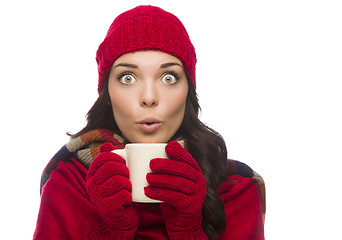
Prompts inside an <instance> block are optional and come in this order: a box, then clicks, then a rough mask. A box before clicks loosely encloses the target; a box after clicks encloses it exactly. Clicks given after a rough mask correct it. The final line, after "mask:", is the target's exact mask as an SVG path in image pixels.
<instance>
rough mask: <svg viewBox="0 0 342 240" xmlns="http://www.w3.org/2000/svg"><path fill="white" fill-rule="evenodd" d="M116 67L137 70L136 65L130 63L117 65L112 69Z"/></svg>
mask: <svg viewBox="0 0 342 240" xmlns="http://www.w3.org/2000/svg"><path fill="white" fill-rule="evenodd" d="M116 67H129V68H138V65H135V64H130V63H119V64H117V65H115V66H114V68H116Z"/></svg>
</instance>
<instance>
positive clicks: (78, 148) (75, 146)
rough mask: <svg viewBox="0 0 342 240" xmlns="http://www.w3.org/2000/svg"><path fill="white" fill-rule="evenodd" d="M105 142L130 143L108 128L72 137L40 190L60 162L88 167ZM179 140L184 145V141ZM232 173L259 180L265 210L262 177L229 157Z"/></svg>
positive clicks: (45, 173)
mask: <svg viewBox="0 0 342 240" xmlns="http://www.w3.org/2000/svg"><path fill="white" fill-rule="evenodd" d="M105 142H110V143H112V144H113V145H114V146H115V147H116V148H117V149H122V148H124V146H125V145H126V143H128V141H127V140H126V139H124V138H122V137H121V136H119V135H117V134H115V133H113V132H111V131H109V130H107V129H96V130H92V131H90V132H87V133H85V134H83V135H81V136H79V137H75V138H71V139H70V141H69V142H68V143H67V144H65V145H64V146H63V147H62V148H61V149H60V150H59V151H58V152H57V153H56V154H55V155H54V156H53V157H52V158H51V160H50V161H49V163H48V164H47V166H46V167H45V169H44V171H43V174H42V177H41V182H40V191H42V187H43V186H44V185H45V183H46V182H47V180H48V179H49V177H50V175H51V172H52V171H53V170H54V169H55V168H56V167H57V164H58V162H60V161H69V160H70V159H71V158H74V159H76V160H77V161H79V162H80V163H82V164H83V165H84V166H85V167H86V168H89V166H90V164H91V163H92V161H93V160H94V158H95V157H96V156H97V155H98V154H99V152H100V147H101V145H102V144H103V143H105ZM179 142H180V144H181V145H182V146H183V147H184V141H179ZM230 175H240V176H243V177H251V178H253V179H254V180H255V181H256V182H257V184H258V189H259V194H260V198H261V202H262V205H263V210H264V212H265V208H266V204H265V183H264V180H263V179H262V177H261V176H260V175H259V174H258V173H257V172H255V171H253V170H252V169H251V168H250V167H249V166H248V165H246V164H244V163H242V162H239V161H236V160H231V159H228V165H227V176H230Z"/></svg>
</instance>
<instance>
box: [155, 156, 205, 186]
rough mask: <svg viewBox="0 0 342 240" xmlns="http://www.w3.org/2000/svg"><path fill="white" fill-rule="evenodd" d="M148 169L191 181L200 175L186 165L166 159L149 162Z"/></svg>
mask: <svg viewBox="0 0 342 240" xmlns="http://www.w3.org/2000/svg"><path fill="white" fill-rule="evenodd" d="M150 169H151V170H152V172H155V173H163V174H168V175H175V176H181V177H184V178H186V179H189V180H191V181H195V180H196V179H198V178H199V177H200V176H199V174H201V175H202V173H199V172H198V171H196V170H195V169H194V168H193V167H191V166H189V165H188V164H187V163H183V162H180V161H175V160H172V159H167V158H155V159H152V160H151V161H150Z"/></svg>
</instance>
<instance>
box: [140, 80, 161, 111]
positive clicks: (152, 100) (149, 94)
mask: <svg viewBox="0 0 342 240" xmlns="http://www.w3.org/2000/svg"><path fill="white" fill-rule="evenodd" d="M158 103H159V95H158V90H157V88H156V86H155V85H154V84H153V83H145V84H144V87H143V88H142V93H141V100H140V105H141V106H142V107H155V106H157V105H158Z"/></svg>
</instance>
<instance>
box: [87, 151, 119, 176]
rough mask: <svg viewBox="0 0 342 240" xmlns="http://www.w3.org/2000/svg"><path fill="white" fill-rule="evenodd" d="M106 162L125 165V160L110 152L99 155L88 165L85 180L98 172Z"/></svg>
mask: <svg viewBox="0 0 342 240" xmlns="http://www.w3.org/2000/svg"><path fill="white" fill-rule="evenodd" d="M108 161H115V162H120V163H123V164H126V162H125V160H124V159H123V158H122V157H121V156H119V155H118V154H116V153H112V152H103V153H100V154H99V155H97V157H96V158H95V159H94V160H93V162H92V163H91V164H90V167H89V170H88V174H87V179H88V178H89V177H91V176H93V175H94V174H95V173H96V172H97V171H98V169H99V168H101V167H102V165H103V164H105V163H106V162H108Z"/></svg>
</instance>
